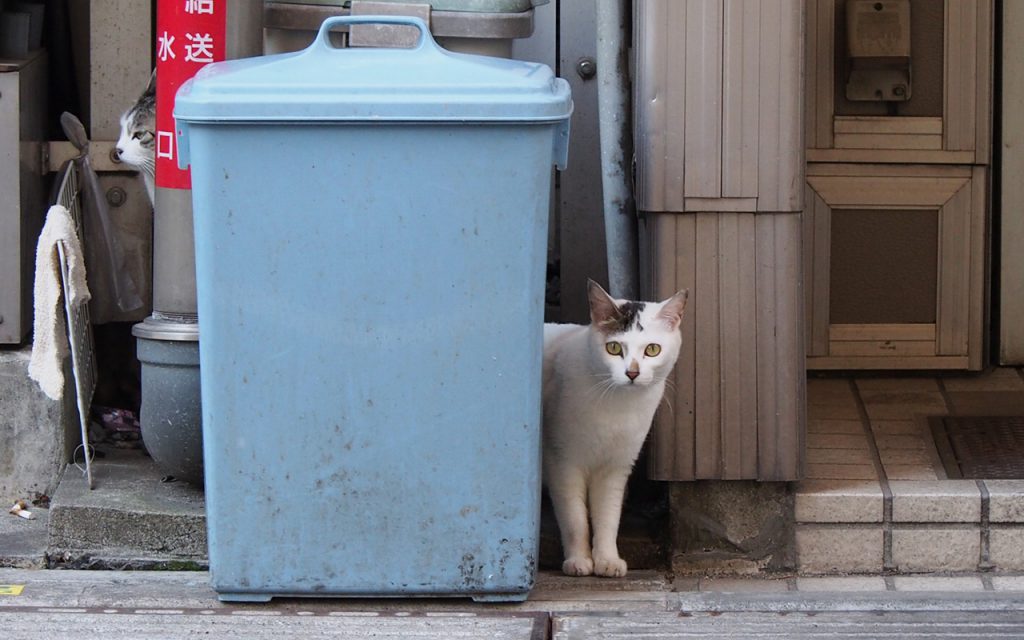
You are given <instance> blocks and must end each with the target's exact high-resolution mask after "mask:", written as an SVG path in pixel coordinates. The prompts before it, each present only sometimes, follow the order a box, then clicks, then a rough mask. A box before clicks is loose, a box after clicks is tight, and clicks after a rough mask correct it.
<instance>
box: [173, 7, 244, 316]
mask: <svg viewBox="0 0 1024 640" xmlns="http://www.w3.org/2000/svg"><path fill="white" fill-rule="evenodd" d="M222 6H224V7H225V8H226V11H227V15H226V21H227V24H226V30H225V42H224V43H223V46H224V57H225V59H227V60H231V59H234V58H246V57H250V56H255V55H259V54H260V53H262V50H263V3H262V2H252V1H251V0H227V2H226V3H224V5H222ZM154 199H155V202H154V207H153V208H154V212H155V214H154V216H153V315H154V316H155V317H156V318H158V319H163V320H169V321H172V322H196V318H197V310H196V274H195V269H196V267H195V245H194V236H193V231H192V191H191V190H189V189H169V188H164V187H157V189H156V191H155V194H154Z"/></svg>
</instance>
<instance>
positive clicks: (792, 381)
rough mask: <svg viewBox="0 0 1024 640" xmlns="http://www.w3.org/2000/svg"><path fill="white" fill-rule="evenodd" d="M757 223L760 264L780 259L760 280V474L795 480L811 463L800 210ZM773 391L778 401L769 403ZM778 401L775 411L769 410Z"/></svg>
mask: <svg viewBox="0 0 1024 640" xmlns="http://www.w3.org/2000/svg"><path fill="white" fill-rule="evenodd" d="M757 223H758V227H757V233H758V238H757V247H758V263H759V264H760V263H762V262H765V263H769V264H770V263H774V268H772V269H771V272H772V276H771V277H770V278H769V277H768V273H767V270H766V269H761V270H760V271H759V273H758V275H759V278H758V282H757V289H758V292H759V296H758V311H757V318H758V323H757V324H758V326H757V341H758V347H757V354H758V362H759V365H758V383H757V389H758V405H759V411H758V449H759V452H758V478H759V479H761V480H795V479H798V478H799V477H800V476H801V474H802V473H803V466H804V462H805V461H804V438H805V433H806V405H807V380H806V372H805V368H804V362H805V359H804V330H803V327H804V323H803V317H802V314H803V306H802V305H803V290H802V280H801V274H800V271H801V269H800V264H801V240H800V233H801V221H800V215H799V214H777V215H772V216H759V217H758V219H757ZM769 280H774V287H771V286H770V284H771V283H770V282H769ZM762 305H763V306H764V307H766V308H765V309H764V310H762ZM767 307H770V311H769V310H768V308H767ZM772 318H774V322H771V319H772ZM762 359H763V360H765V361H766V363H765V364H764V365H763V366H762V364H761V360H762ZM769 367H770V368H769ZM767 394H773V396H774V402H772V401H766V398H765V396H766V395H767ZM773 405H774V407H773V408H774V412H773V413H771V414H769V413H767V411H766V408H767V407H772V406H773Z"/></svg>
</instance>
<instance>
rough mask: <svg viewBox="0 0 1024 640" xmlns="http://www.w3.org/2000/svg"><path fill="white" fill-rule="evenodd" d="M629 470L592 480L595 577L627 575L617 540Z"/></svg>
mask: <svg viewBox="0 0 1024 640" xmlns="http://www.w3.org/2000/svg"><path fill="white" fill-rule="evenodd" d="M627 480H629V469H628V468H627V469H625V470H624V471H623V470H618V469H616V470H613V471H606V472H604V473H595V474H594V475H593V476H592V477H591V481H590V516H591V518H592V519H593V522H594V552H593V558H594V574H595V575H599V576H606V577H609V578H621V577H623V576H625V575H626V561H625V560H623V559H622V558H620V557H619V547H618V544H617V542H616V539H617V537H618V535H619V518H620V516H621V514H622V499H623V497H624V496H625V493H626V481H627Z"/></svg>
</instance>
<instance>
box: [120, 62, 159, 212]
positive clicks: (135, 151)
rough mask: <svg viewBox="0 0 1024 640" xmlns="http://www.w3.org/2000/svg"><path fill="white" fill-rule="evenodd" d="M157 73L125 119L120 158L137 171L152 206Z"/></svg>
mask: <svg viewBox="0 0 1024 640" xmlns="http://www.w3.org/2000/svg"><path fill="white" fill-rule="evenodd" d="M155 130H156V69H154V70H153V73H152V74H151V75H150V76H149V84H148V85H147V86H146V90H145V91H143V92H142V95H141V96H139V99H138V100H137V101H136V102H135V104H133V105H132V106H131V107H130V108H129V109H128V110H127V111H125V112H124V114H123V115H122V116H121V135H120V136H119V137H118V139H117V155H118V157H119V158H120V159H121V162H123V163H125V164H126V165H128V166H130V167H132V168H134V169H137V170H138V171H139V173H140V174H141V175H142V180H143V182H145V184H146V193H147V194H148V195H149V203H150V204H153V191H154V184H153V177H154V172H155V169H156V159H155V157H156V156H155V153H156V148H155V146H156V139H155V133H154V131H155Z"/></svg>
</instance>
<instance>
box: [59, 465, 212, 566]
mask: <svg viewBox="0 0 1024 640" xmlns="http://www.w3.org/2000/svg"><path fill="white" fill-rule="evenodd" d="M104 454H105V455H104V456H103V457H101V458H97V459H96V460H95V461H94V462H93V465H92V469H93V478H94V480H95V489H92V490H90V489H89V487H88V486H87V484H86V482H85V479H84V478H83V477H82V476H81V475H80V474H79V473H78V471H77V469H76V468H75V467H73V466H69V467H68V469H67V471H66V472H65V474H64V477H63V478H62V479H61V481H60V484H59V485H58V487H57V490H56V491H55V492H54V495H53V497H52V500H51V503H50V514H49V539H48V554H49V561H50V564H51V565H57V566H64V567H73V568H104V569H119V568H126V569H147V568H201V567H204V566H205V565H206V562H207V552H206V514H205V511H204V509H205V502H204V499H203V492H202V491H201V490H200V489H198V488H197V487H193V486H191V485H189V484H187V483H184V482H164V481H163V479H164V477H165V476H164V474H163V472H162V471H160V470H159V469H158V468H157V466H156V464H155V463H154V462H153V461H152V459H151V458H149V457H148V456H146V455H145V454H144V453H143V452H142V451H139V450H122V449H115V448H107V449H106V450H105V451H104Z"/></svg>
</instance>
